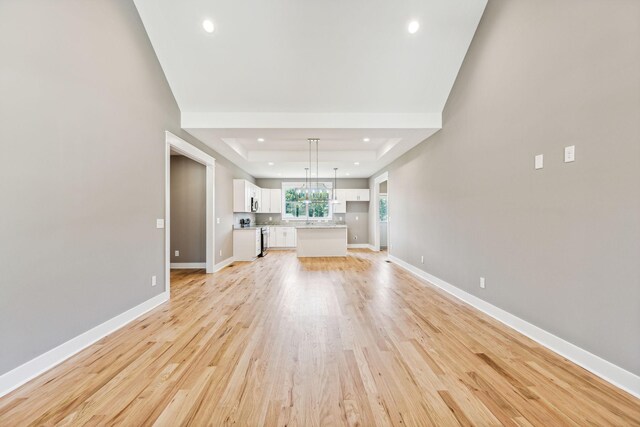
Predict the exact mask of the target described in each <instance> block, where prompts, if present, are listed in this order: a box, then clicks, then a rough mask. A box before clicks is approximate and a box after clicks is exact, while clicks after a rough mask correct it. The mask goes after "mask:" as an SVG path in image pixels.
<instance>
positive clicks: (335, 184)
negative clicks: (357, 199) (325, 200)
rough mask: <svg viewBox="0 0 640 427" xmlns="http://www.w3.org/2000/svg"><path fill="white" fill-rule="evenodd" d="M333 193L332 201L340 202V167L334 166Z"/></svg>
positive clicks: (334, 202)
mask: <svg viewBox="0 0 640 427" xmlns="http://www.w3.org/2000/svg"><path fill="white" fill-rule="evenodd" d="M331 194H332V195H331V203H333V204H336V203H340V200H338V168H333V189H332V190H331Z"/></svg>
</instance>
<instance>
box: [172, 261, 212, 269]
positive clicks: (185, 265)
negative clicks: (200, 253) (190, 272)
mask: <svg viewBox="0 0 640 427" xmlns="http://www.w3.org/2000/svg"><path fill="white" fill-rule="evenodd" d="M169 266H170V267H171V268H174V269H186V268H207V263H206V262H172V263H171V264H169Z"/></svg>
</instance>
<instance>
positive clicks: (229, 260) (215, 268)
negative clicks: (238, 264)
mask: <svg viewBox="0 0 640 427" xmlns="http://www.w3.org/2000/svg"><path fill="white" fill-rule="evenodd" d="M235 260H236V259H235V258H234V257H232V256H230V257H229V258H227V259H225V260H224V261H220V262H219V263H217V264H216V265H214V266H213V272H214V273H217V272H218V271H220V270H222V269H223V268H225V267H226V266H228V265H231V264H233V262H234V261H235Z"/></svg>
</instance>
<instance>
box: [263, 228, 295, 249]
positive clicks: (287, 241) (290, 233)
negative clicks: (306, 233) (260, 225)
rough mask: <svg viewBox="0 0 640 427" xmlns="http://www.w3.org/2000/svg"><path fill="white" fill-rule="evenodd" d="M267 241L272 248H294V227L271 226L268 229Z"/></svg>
mask: <svg viewBox="0 0 640 427" xmlns="http://www.w3.org/2000/svg"><path fill="white" fill-rule="evenodd" d="M269 237H270V239H269V241H270V242H273V245H270V247H272V248H294V247H295V246H296V229H295V227H271V228H270V229H269Z"/></svg>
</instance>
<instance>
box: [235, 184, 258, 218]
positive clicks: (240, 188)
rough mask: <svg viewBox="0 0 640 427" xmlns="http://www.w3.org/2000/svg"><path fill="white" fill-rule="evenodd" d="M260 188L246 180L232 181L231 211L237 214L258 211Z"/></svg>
mask: <svg viewBox="0 0 640 427" xmlns="http://www.w3.org/2000/svg"><path fill="white" fill-rule="evenodd" d="M260 199H261V192H260V187H258V186H257V185H255V184H253V183H252V182H249V181H247V180H246V179H234V180H233V211H234V212H238V213H246V212H258V210H259V209H260V204H261V203H260Z"/></svg>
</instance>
